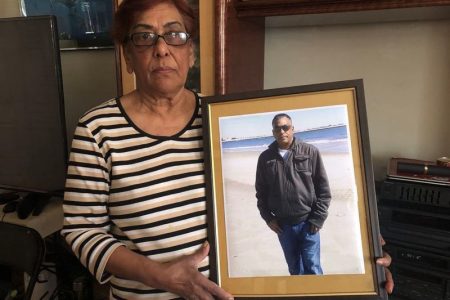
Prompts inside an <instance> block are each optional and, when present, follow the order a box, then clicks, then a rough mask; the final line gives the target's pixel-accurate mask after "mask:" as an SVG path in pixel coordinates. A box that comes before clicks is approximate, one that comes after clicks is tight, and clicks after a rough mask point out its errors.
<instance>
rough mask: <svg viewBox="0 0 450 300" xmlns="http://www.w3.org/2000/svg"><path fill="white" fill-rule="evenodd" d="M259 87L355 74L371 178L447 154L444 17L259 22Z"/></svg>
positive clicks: (449, 60) (448, 45)
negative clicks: (403, 161) (361, 92)
mask: <svg viewBox="0 0 450 300" xmlns="http://www.w3.org/2000/svg"><path fill="white" fill-rule="evenodd" d="M264 74H265V79H264V88H266V89H269V88H278V87H285V86H294V85H303V84H311V83H320V82H329V81H340V80H348V79H358V78H362V79H363V80H364V88H365V98H366V106H367V118H368V124H369V136H370V145H371V150H372V160H373V164H374V171H375V177H376V179H383V178H384V176H385V174H386V166H387V163H388V160H389V158H391V157H394V156H397V157H407V158H416V159H424V160H432V161H434V160H435V159H436V158H438V157H442V156H450V19H445V20H431V21H430V20H428V21H403V22H385V23H371V24H361V23H360V24H348V25H345V24H340V25H326V26H318V25H313V26H295V27H266V46H265V70H264Z"/></svg>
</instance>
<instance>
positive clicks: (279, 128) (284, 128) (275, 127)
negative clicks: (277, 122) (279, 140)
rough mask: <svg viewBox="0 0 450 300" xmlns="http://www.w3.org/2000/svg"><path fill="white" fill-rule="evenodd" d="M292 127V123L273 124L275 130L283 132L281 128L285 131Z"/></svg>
mask: <svg viewBox="0 0 450 300" xmlns="http://www.w3.org/2000/svg"><path fill="white" fill-rule="evenodd" d="M291 127H292V126H291V125H282V126H273V131H275V132H281V130H283V131H284V132H286V131H288V130H289V129H291Z"/></svg>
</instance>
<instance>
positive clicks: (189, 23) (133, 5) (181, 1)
mask: <svg viewBox="0 0 450 300" xmlns="http://www.w3.org/2000/svg"><path fill="white" fill-rule="evenodd" d="M165 2H169V3H173V5H175V7H176V8H177V9H178V11H179V12H180V14H181V16H182V17H183V22H184V26H186V31H187V33H189V34H190V35H191V37H192V38H196V37H197V17H196V15H195V12H194V10H193V9H192V8H191V6H190V5H189V4H188V2H187V1H186V0H123V1H122V3H120V5H119V7H118V8H117V11H116V13H115V14H114V21H113V26H112V37H113V39H114V42H115V43H117V44H122V45H124V44H126V43H127V41H128V34H129V33H130V30H131V27H132V26H133V23H134V21H135V20H136V18H137V16H138V15H139V14H141V13H142V12H144V11H145V10H147V9H150V8H152V7H154V6H156V5H157V4H160V3H165Z"/></svg>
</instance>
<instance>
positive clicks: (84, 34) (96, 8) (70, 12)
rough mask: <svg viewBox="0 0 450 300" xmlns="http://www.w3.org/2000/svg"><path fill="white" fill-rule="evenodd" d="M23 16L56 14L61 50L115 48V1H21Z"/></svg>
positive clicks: (19, 0) (20, 7) (20, 6)
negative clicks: (113, 30) (113, 32)
mask: <svg viewBox="0 0 450 300" xmlns="http://www.w3.org/2000/svg"><path fill="white" fill-rule="evenodd" d="M17 1H18V2H19V9H20V13H21V15H22V16H24V17H27V16H40V15H54V16H55V17H56V19H57V28H58V38H59V44H60V49H61V50H98V49H113V48H114V43H113V40H112V37H111V32H110V27H111V25H112V15H113V1H111V0H86V1H76V0H17Z"/></svg>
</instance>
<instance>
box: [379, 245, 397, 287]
mask: <svg viewBox="0 0 450 300" xmlns="http://www.w3.org/2000/svg"><path fill="white" fill-rule="evenodd" d="M385 244H386V242H385V241H384V239H383V237H381V245H382V246H384V245H385ZM391 263H392V257H391V256H390V255H389V253H386V252H385V251H383V257H381V258H379V259H377V264H378V265H380V266H383V267H384V272H385V273H386V283H385V285H384V288H385V289H386V291H387V292H388V294H392V291H393V290H394V279H393V278H392V273H391V271H389V269H388V267H389V266H390V265H391Z"/></svg>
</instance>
